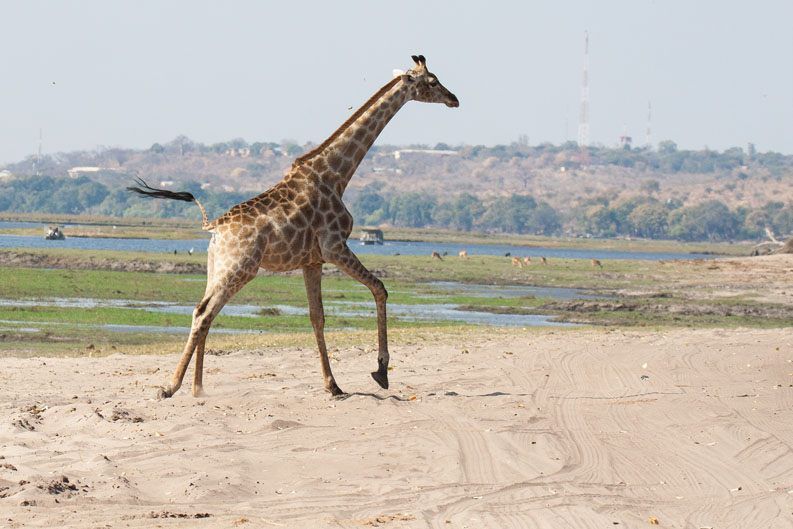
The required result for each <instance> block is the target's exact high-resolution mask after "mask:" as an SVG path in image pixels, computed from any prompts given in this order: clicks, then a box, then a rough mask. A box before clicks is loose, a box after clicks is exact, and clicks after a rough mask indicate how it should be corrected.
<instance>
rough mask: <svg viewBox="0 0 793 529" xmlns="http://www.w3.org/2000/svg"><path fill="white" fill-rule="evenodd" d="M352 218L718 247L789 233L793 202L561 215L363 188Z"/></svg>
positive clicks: (626, 203)
mask: <svg viewBox="0 0 793 529" xmlns="http://www.w3.org/2000/svg"><path fill="white" fill-rule="evenodd" d="M352 213H353V216H354V217H355V219H356V223H357V224H364V225H380V224H390V225H392V226H403V227H412V228H423V227H439V228H451V229H455V230H460V231H485V232H501V233H519V234H535V235H563V234H565V235H588V236H594V237H617V236H633V237H643V238H649V239H677V240H684V241H704V240H709V241H720V240H734V239H762V238H764V237H765V236H766V235H765V228H766V227H768V228H770V229H771V230H773V231H774V232H775V233H776V234H778V235H780V236H784V235H787V234H790V233H793V203H787V204H786V203H784V202H768V203H767V204H765V205H764V206H763V207H760V208H748V207H737V208H734V209H730V208H729V207H728V206H727V205H726V204H724V203H723V202H721V201H719V200H707V201H703V202H700V203H698V204H693V205H683V203H682V202H680V201H675V200H668V201H664V202H662V201H659V200H657V199H655V198H653V197H650V196H647V197H645V196H637V197H632V198H629V199H626V200H619V201H609V200H608V199H607V198H603V197H599V198H593V199H591V200H589V201H586V202H584V203H582V204H579V205H577V206H575V207H572V208H571V209H570V210H569V211H564V212H562V211H558V210H557V209H554V208H553V207H552V206H550V205H549V204H547V203H546V202H542V201H537V200H535V199H534V198H533V197H531V196H528V195H512V196H509V197H498V198H494V199H490V200H482V199H480V198H478V197H476V196H473V195H471V194H467V193H463V194H460V195H458V196H456V197H453V198H449V199H446V200H441V199H438V198H437V197H435V196H433V195H431V194H427V193H394V194H392V195H391V196H390V197H384V196H382V195H381V194H380V193H379V192H378V191H377V190H375V189H372V188H364V189H363V191H362V192H361V193H360V194H359V195H358V197H357V198H356V199H355V200H354V201H353V203H352Z"/></svg>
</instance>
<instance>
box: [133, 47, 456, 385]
mask: <svg viewBox="0 0 793 529" xmlns="http://www.w3.org/2000/svg"><path fill="white" fill-rule="evenodd" d="M412 58H413V62H414V63H415V65H414V66H413V68H412V69H410V70H408V71H407V72H404V73H402V72H395V74H396V75H395V77H394V78H393V79H391V81H389V82H388V83H386V84H385V86H383V87H382V88H381V89H380V90H378V91H377V92H376V93H375V94H374V95H373V96H372V97H371V98H370V99H369V100H368V101H367V102H366V103H364V104H363V106H361V107H360V108H359V109H358V110H356V111H355V112H354V113H353V115H352V116H350V118H349V119H348V120H347V121H345V122H344V123H343V124H342V126H341V127H339V128H338V129H337V130H336V132H334V133H333V134H331V136H330V137H329V138H328V139H327V140H325V141H324V142H323V143H322V144H321V145H319V146H318V147H316V148H315V149H313V150H312V151H310V152H308V153H307V154H305V155H303V156H300V157H299V158H297V159H296V160H295V161H294V163H293V164H292V167H291V169H290V170H289V171H288V172H287V174H286V176H284V178H283V180H281V182H279V183H278V184H276V185H275V186H274V187H273V188H271V189H270V190H268V191H265V192H264V193H262V194H261V195H259V196H257V197H254V198H252V199H250V200H248V201H246V202H243V203H241V204H237V205H236V206H234V207H232V208H231V209H230V210H229V211H228V212H227V213H225V214H224V215H222V216H220V217H218V218H217V219H215V220H213V221H209V220H207V216H206V211H205V210H204V208H203V206H202V205H201V204H200V203H199V202H198V200H196V199H195V197H194V196H193V195H191V194H190V193H185V192H182V193H177V192H173V191H167V190H162V189H154V188H151V187H149V186H148V185H146V183H145V182H143V181H139V182H138V184H139V186H140V187H130V188H129V189H130V190H131V191H134V192H137V193H140V194H142V195H146V196H150V197H154V198H167V199H173V200H183V201H185V202H195V203H196V204H197V205H198V207H199V208H200V209H201V216H202V218H203V224H202V228H203V229H204V230H208V231H211V232H213V235H212V239H211V240H210V243H209V249H208V250H207V253H208V256H207V285H206V291H205V293H204V297H203V298H202V299H201V302H200V303H198V305H197V306H196V308H195V310H194V311H193V324H192V328H191V330H190V337H189V338H188V340H187V344H186V345H185V348H184V352H183V353H182V357H181V359H180V360H179V363H178V365H177V366H176V371H175V372H174V374H173V377H172V379H171V383H170V385H168V386H167V387H164V388H161V389H160V390H159V392H158V396H159V397H160V398H168V397H170V396H172V395H173V394H174V393H175V392H176V391H177V390H178V389H179V387H180V386H181V385H182V380H183V379H184V375H185V371H186V370H187V366H188V365H189V364H190V360H191V358H192V356H193V353H195V355H196V362H195V377H194V379H193V395H194V396H199V395H202V394H203V378H202V377H203V362H204V346H205V343H206V337H207V333H208V332H209V328H210V326H211V325H212V321H213V320H214V318H215V317H216V316H217V314H218V313H219V312H220V310H221V309H222V308H223V306H224V305H225V304H226V303H227V302H228V301H229V300H230V299H231V298H232V296H234V294H236V293H237V292H238V291H239V290H240V289H241V288H242V287H243V286H245V284H246V283H248V282H249V281H250V280H251V279H253V278H254V277H256V273H257V272H258V270H259V268H264V269H265V270H270V271H274V272H285V271H289V270H295V269H298V268H302V269H303V278H304V282H305V285H306V294H307V296H308V306H309V316H310V318H311V324H312V326H313V327H314V335H315V337H316V341H317V347H318V349H319V356H320V364H321V368H322V377H323V379H324V384H325V389H326V390H327V391H328V392H330V393H331V394H332V395H342V394H343V391H342V390H341V389H340V388H339V386H338V384H336V380H335V379H334V377H333V374H332V373H331V369H330V363H329V362H328V353H327V348H326V346H325V335H324V326H325V315H324V309H323V307H322V264H323V263H332V264H334V265H336V266H337V267H338V268H339V269H341V270H342V271H344V272H345V273H346V274H348V275H349V276H350V277H352V278H353V279H355V280H357V281H359V282H361V283H362V284H364V285H366V286H367V287H368V288H369V290H371V292H372V294H373V296H374V299H375V304H376V307H377V340H378V354H377V364H378V367H377V371H375V372H373V373H372V377H373V378H374V380H375V381H376V382H377V383H378V384H379V385H380V386H381V387H383V388H386V389H387V388H388V360H389V355H388V340H387V331H386V298H387V297H388V293H387V292H386V289H385V287H384V286H383V283H382V281H380V280H379V279H378V278H377V277H375V276H374V274H372V273H371V272H370V271H369V270H367V269H366V268H365V267H364V266H363V265H362V264H361V262H360V261H359V260H358V258H357V257H356V256H355V254H353V253H352V251H350V249H349V247H348V246H347V238H348V237H349V236H350V231H351V230H352V223H353V218H352V215H350V213H349V211H347V208H345V207H344V203H343V202H342V195H343V193H344V190H345V188H346V187H347V184H348V183H349V181H350V178H352V175H353V173H354V172H355V170H356V169H357V168H358V165H359V164H360V163H361V160H363V157H364V156H365V155H366V153H367V151H368V150H369V148H370V147H371V146H372V144H373V143H374V141H375V139H376V138H377V136H378V135H379V134H380V133H381V132H382V130H383V128H385V126H386V124H388V122H389V121H390V120H391V118H392V117H394V115H395V114H396V113H397V112H398V111H399V109H401V108H402V106H403V105H404V104H405V103H407V102H408V101H421V102H425V103H443V104H445V105H446V106H448V107H452V108H455V107H458V106H460V103H459V101H458V100H457V97H455V95H454V94H452V93H451V92H450V91H449V90H447V89H446V88H445V87H444V86H443V85H442V84H441V83H440V82H439V81H438V78H437V77H436V76H435V75H434V74H433V73H431V72H430V71H429V70H428V69H427V62H426V60H425V59H424V56H423V55H419V56H415V55H414V56H413V57H412Z"/></svg>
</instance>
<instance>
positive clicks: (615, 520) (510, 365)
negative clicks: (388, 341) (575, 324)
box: [0, 329, 793, 529]
mask: <svg viewBox="0 0 793 529" xmlns="http://www.w3.org/2000/svg"><path fill="white" fill-rule="evenodd" d="M373 339H374V336H373V335H369V336H367V339H366V341H365V342H359V343H355V344H342V343H340V342H339V341H336V338H335V337H333V339H332V340H331V339H329V345H330V347H331V365H332V367H333V370H334V373H335V375H336V378H337V380H338V382H339V384H340V385H341V387H342V388H343V389H345V390H346V391H348V392H350V394H349V396H348V397H347V398H345V399H340V400H339V399H331V398H329V397H328V396H327V395H326V394H325V393H324V391H323V389H322V382H321V377H320V375H319V366H318V360H317V358H316V353H315V350H314V348H313V347H310V346H309V347H303V346H294V345H287V346H277V345H268V346H265V345H264V344H259V345H257V344H248V345H247V346H246V347H245V348H243V349H234V350H215V351H214V354H211V355H209V356H208V357H207V359H206V365H205V378H204V381H205V389H206V391H207V393H208V395H207V396H206V397H204V398H199V399H195V398H193V397H191V396H190V395H189V387H185V388H183V389H182V390H181V391H180V392H179V393H177V394H176V395H175V396H174V397H173V398H172V399H169V400H165V401H156V400H154V399H153V398H152V397H153V395H154V393H155V391H156V388H157V387H158V386H159V385H161V384H163V383H164V382H165V381H166V380H167V379H168V377H169V376H170V373H171V371H172V369H173V367H174V365H175V363H176V360H177V355H176V351H174V354H169V355H167V356H128V355H114V356H111V357H108V358H80V359H74V358H70V359H51V358H50V359H46V360H44V359H41V358H31V359H4V361H3V365H4V369H3V371H2V373H0V454H1V455H2V459H1V460H0V509H2V511H3V522H2V523H3V524H5V526H7V527H9V528H17V527H28V526H41V527H54V526H58V527H67V528H75V529H83V528H89V527H98V526H116V525H124V526H126V527H132V528H136V527H139V528H148V527H152V526H153V525H155V524H156V525H158V526H161V527H166V528H188V527H189V528H193V527H199V526H200V527H204V528H207V529H214V528H226V527H269V526H276V527H278V526H283V527H292V528H302V527H306V528H309V527H312V528H313V527H320V526H323V527H324V526H334V527H349V528H355V527H404V528H415V529H418V528H429V527H432V528H436V527H473V526H477V527H523V526H532V527H534V526H537V527H546V526H548V527H550V526H559V525H560V524H561V525H563V526H564V527H570V528H588V527H641V526H646V525H648V523H654V522H649V520H653V519H655V520H658V522H659V525H660V526H661V527H689V526H691V527H720V528H735V529H737V528H744V527H775V526H777V525H779V524H782V525H785V524H791V523H793V515H791V513H790V509H789V508H788V507H789V498H790V494H789V492H790V489H791V486H793V473H791V471H790V470H789V469H790V468H793V455H792V454H791V452H790V450H788V449H787V444H786V441H785V440H786V439H790V438H791V435H793V430H791V424H793V411H791V410H793V387H792V385H791V380H790V378H791V377H790V376H789V375H790V373H789V372H790V362H791V361H793V358H791V356H790V355H791V351H793V333H792V332H791V330H790V329H776V330H752V329H732V330H723V329H713V330H688V329H676V330H663V331H648V330H637V331H620V330H606V329H602V330H585V331H582V330H577V331H558V330H557V331H548V330H535V331H520V330H510V331H505V330H496V329H494V330H488V332H487V333H482V332H481V331H478V330H473V331H471V330H469V331H458V332H454V333H451V334H445V333H443V332H438V333H436V332H427V333H423V332H412V333H404V334H395V335H394V340H393V345H392V351H391V352H392V365H393V367H394V369H393V371H392V372H391V375H390V378H391V383H392V387H391V389H390V390H388V391H385V390H380V389H379V388H378V387H377V386H376V385H375V384H374V383H373V382H372V380H371V379H370V377H369V371H371V368H372V367H373V366H374V364H375V357H376V346H375V345H374V342H373ZM187 378H188V379H190V373H188V377H187ZM19 388H24V391H20V390H19ZM44 453H46V454H48V455H50V456H51V457H42V454H44ZM74 512H79V513H80V515H79V516H75V515H74Z"/></svg>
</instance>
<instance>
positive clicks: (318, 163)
mask: <svg viewBox="0 0 793 529" xmlns="http://www.w3.org/2000/svg"><path fill="white" fill-rule="evenodd" d="M327 168H328V162H326V161H325V158H317V159H315V160H314V169H315V170H316V171H317V172H319V173H321V172H323V171H325V170H327Z"/></svg>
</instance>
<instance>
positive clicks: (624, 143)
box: [620, 135, 633, 149]
mask: <svg viewBox="0 0 793 529" xmlns="http://www.w3.org/2000/svg"><path fill="white" fill-rule="evenodd" d="M631 144H633V138H632V137H631V136H625V135H623V136H620V147H622V148H623V149H630V148H631Z"/></svg>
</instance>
